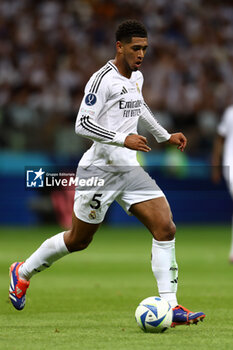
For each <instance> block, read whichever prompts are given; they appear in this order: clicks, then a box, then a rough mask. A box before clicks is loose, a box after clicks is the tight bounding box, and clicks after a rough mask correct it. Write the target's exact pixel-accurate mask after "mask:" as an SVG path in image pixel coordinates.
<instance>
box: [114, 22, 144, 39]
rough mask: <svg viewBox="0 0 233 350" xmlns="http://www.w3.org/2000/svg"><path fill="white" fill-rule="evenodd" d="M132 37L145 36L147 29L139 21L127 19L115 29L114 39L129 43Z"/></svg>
mask: <svg viewBox="0 0 233 350" xmlns="http://www.w3.org/2000/svg"><path fill="white" fill-rule="evenodd" d="M132 37H139V38H147V30H146V28H145V27H144V25H143V24H142V23H141V22H138V21H136V20H127V21H124V22H123V23H121V24H120V25H119V27H118V28H117V31H116V41H124V42H126V43H130V42H131V40H132Z"/></svg>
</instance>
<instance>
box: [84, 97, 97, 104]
mask: <svg viewBox="0 0 233 350" xmlns="http://www.w3.org/2000/svg"><path fill="white" fill-rule="evenodd" d="M96 101H97V98H96V95H94V94H88V95H87V96H86V98H85V103H86V105H88V106H93V105H94V104H95V103H96Z"/></svg>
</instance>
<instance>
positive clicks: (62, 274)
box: [0, 226, 233, 350]
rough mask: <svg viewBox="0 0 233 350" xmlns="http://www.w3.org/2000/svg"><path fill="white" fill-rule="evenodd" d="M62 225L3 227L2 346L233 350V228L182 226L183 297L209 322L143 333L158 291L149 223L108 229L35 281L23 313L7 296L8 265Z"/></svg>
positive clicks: (15, 349) (11, 349) (12, 349)
mask: <svg viewBox="0 0 233 350" xmlns="http://www.w3.org/2000/svg"><path fill="white" fill-rule="evenodd" d="M59 231H61V230H60V229H59V228H57V227H38V228H27V229H25V228H17V229H16V228H14V229H13V228H3V227H2V228H1V229H0V242H1V244H0V278H1V283H0V325H1V327H0V349H1V350H29V349H30V350H43V349H46V350H48V349H49V350H66V349H67V350H68V349H69V350H70V349H82V350H86V349H92V350H97V349H102V350H115V349H118V350H126V349H127V350H131V349H133V350H141V349H143V350H151V349H162V350H163V349H166V350H167V349H179V350H183V349H185V350H186V349H189V350H190V349H191V350H192V349H195V350H196V349H204V350H206V349H211V350H213V349H226V350H229V349H231V348H233V292H232V291H233V265H231V264H230V263H229V262H228V252H229V244H230V231H231V228H230V226H178V230H177V236H176V257H177V261H178V264H179V288H178V300H179V302H180V303H181V304H183V305H184V306H185V307H187V308H190V309H191V310H194V311H198V310H201V311H204V312H205V313H206V315H207V316H206V319H205V320H204V322H203V323H199V324H198V325H197V326H195V325H192V326H179V327H176V328H174V329H168V330H167V331H166V332H165V333H163V334H148V333H143V332H142V331H141V330H140V329H139V327H138V326H137V324H136V322H135V319H134V312H135V309H136V307H137V305H138V303H139V302H140V301H141V300H142V299H144V298H145V297H148V296H152V295H158V292H157V287H156V283H155V280H154V277H153V274H152V272H151V267H150V251H151V236H150V234H148V233H147V231H146V230H145V229H144V228H143V227H142V226H138V227H133V228H132V227H131V228H128V227H120V228H110V227H109V226H103V227H102V228H101V229H100V230H99V231H98V232H97V233H96V235H95V238H94V241H93V242H92V244H91V245H90V247H89V248H88V249H87V250H85V251H83V252H79V253H73V254H71V255H69V256H66V257H65V258H63V259H61V260H60V261H58V262H56V263H55V264H54V265H53V266H52V267H51V268H50V269H48V270H47V271H44V272H42V273H40V274H38V275H36V276H34V277H33V278H32V281H31V286H30V289H29V291H28V294H27V304H26V307H25V309H24V310H23V311H16V310H15V309H13V307H12V306H11V305H10V303H9V301H8V284H9V278H8V268H9V265H10V264H11V263H12V262H14V261H16V260H19V261H20V260H22V259H25V258H26V257H27V256H28V255H29V254H30V253H31V252H33V251H34V250H35V249H36V248H37V247H38V245H39V244H40V243H41V242H42V241H44V240H45V239H46V238H48V237H49V236H52V235H53V234H55V233H57V232H59Z"/></svg>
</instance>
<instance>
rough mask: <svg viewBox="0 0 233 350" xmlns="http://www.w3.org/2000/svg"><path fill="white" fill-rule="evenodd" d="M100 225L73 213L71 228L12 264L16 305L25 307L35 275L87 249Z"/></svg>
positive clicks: (11, 272)
mask: <svg viewBox="0 0 233 350" xmlns="http://www.w3.org/2000/svg"><path fill="white" fill-rule="evenodd" d="M98 227H99V224H90V223H87V222H84V221H82V220H80V219H78V218H77V217H76V216H75V215H73V220H72V228H71V230H68V231H66V232H61V233H58V234H57V235H55V236H53V237H51V238H49V239H47V240H46V241H44V242H43V243H42V245H41V246H40V247H39V248H38V249H37V250H36V251H35V252H34V253H33V254H32V255H31V256H30V257H29V258H28V259H27V260H26V261H25V262H24V263H18V262H16V263H14V264H12V265H11V267H10V277H11V283H10V289H9V296H10V300H11V302H12V304H13V305H14V307H15V308H16V309H18V310H22V309H23V308H24V305H25V294H26V290H27V288H28V287H29V283H30V282H29V280H30V278H31V277H32V276H33V275H35V274H37V273H38V272H41V271H43V270H44V269H46V268H48V267H50V266H51V265H52V264H53V263H54V262H55V261H57V260H58V259H60V258H62V257H63V256H65V255H67V254H69V253H71V252H74V251H78V250H83V249H85V248H86V247H87V246H88V245H89V244H90V242H91V241H92V238H93V235H94V234H95V232H96V231H97V229H98Z"/></svg>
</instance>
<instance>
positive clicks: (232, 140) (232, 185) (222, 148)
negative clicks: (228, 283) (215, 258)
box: [212, 106, 233, 263]
mask: <svg viewBox="0 0 233 350" xmlns="http://www.w3.org/2000/svg"><path fill="white" fill-rule="evenodd" d="M212 165H213V166H212V179H213V181H214V182H215V183H218V182H219V181H220V180H221V175H222V171H221V165H223V175H224V178H225V180H226V183H227V186H228V188H229V192H230V194H231V197H232V199H233V106H230V107H228V108H227V109H226V110H225V112H224V114H223V117H222V120H221V121H220V123H219V125H218V128H217V135H216V138H215V142H214V147H213V155H212ZM229 260H230V262H232V263H233V215H232V238H231V246H230V255H229Z"/></svg>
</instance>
